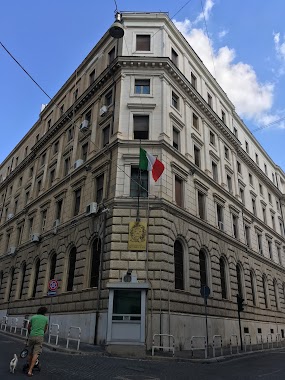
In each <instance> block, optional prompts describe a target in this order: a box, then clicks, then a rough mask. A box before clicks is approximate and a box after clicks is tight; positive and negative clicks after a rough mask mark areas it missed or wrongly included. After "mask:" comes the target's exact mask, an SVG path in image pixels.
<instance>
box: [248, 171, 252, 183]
mask: <svg viewBox="0 0 285 380" xmlns="http://www.w3.org/2000/svg"><path fill="white" fill-rule="evenodd" d="M248 180H249V183H250V184H251V185H252V186H253V179H252V174H251V173H248Z"/></svg>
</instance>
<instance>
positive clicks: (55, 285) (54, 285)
mask: <svg viewBox="0 0 285 380" xmlns="http://www.w3.org/2000/svg"><path fill="white" fill-rule="evenodd" d="M48 288H49V290H56V289H57V288H58V282H57V281H56V280H49V282H48Z"/></svg>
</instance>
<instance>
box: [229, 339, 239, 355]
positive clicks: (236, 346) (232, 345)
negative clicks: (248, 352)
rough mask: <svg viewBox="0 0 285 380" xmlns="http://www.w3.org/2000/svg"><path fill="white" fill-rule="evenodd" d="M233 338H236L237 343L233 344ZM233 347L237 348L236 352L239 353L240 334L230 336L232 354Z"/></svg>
mask: <svg viewBox="0 0 285 380" xmlns="http://www.w3.org/2000/svg"><path fill="white" fill-rule="evenodd" d="M233 340H235V342H236V345H234V344H233ZM233 347H235V348H236V350H237V351H236V354H238V336H237V335H231V337H230V350H231V355H232V354H233Z"/></svg>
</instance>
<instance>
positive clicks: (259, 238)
mask: <svg viewBox="0 0 285 380" xmlns="http://www.w3.org/2000/svg"><path fill="white" fill-rule="evenodd" d="M257 242H258V251H259V253H260V254H261V255H263V251H262V235H261V234H257Z"/></svg>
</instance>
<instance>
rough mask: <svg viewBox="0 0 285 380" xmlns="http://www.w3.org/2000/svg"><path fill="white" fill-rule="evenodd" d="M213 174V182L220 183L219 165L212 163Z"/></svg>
mask: <svg viewBox="0 0 285 380" xmlns="http://www.w3.org/2000/svg"><path fill="white" fill-rule="evenodd" d="M212 173H213V180H214V181H216V182H218V181H219V178H218V165H217V164H216V163H215V162H214V161H212Z"/></svg>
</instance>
